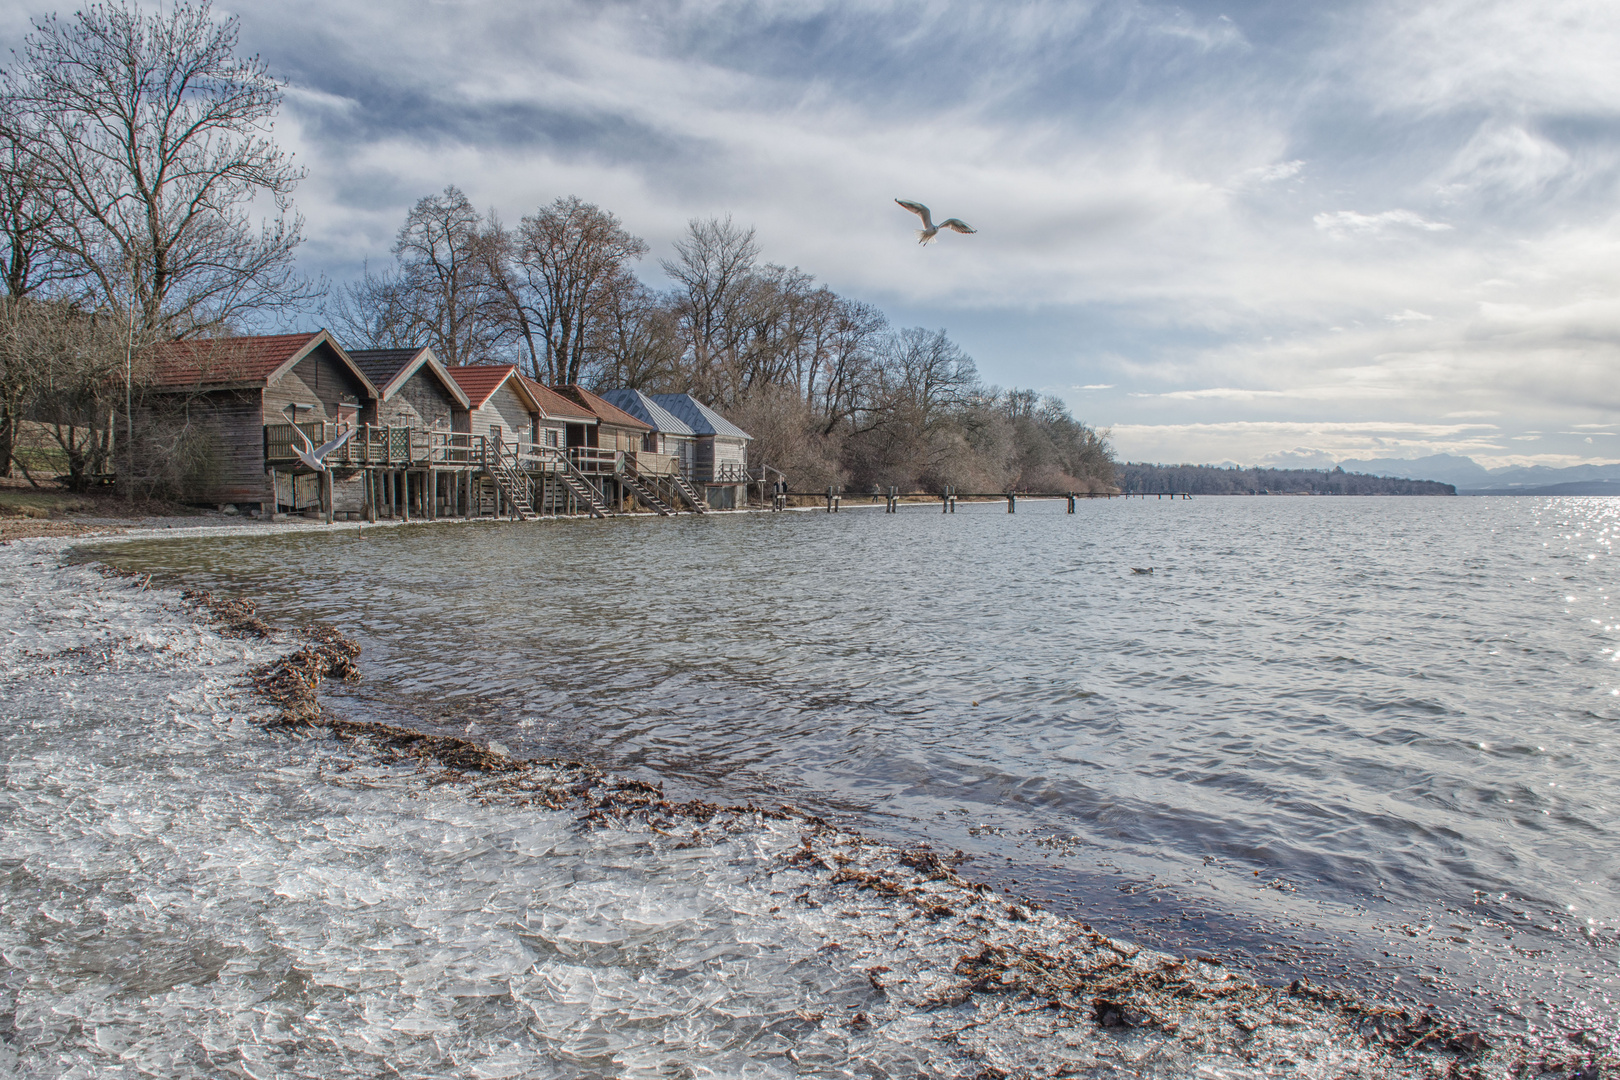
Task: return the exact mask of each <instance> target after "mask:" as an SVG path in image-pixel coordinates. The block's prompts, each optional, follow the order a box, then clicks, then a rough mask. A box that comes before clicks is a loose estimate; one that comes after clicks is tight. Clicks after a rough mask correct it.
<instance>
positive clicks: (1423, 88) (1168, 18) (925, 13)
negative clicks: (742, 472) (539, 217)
mask: <svg viewBox="0 0 1620 1080" xmlns="http://www.w3.org/2000/svg"><path fill="white" fill-rule="evenodd" d="M1613 7H1614V6H1613V5H1600V4H1597V3H1583V2H1564V0H1553V2H1551V3H1549V4H1547V5H1543V6H1541V7H1539V8H1536V9H1531V8H1527V7H1524V6H1522V5H1519V4H1515V3H1508V2H1506V0H1481V2H1478V3H1472V2H1470V3H1464V2H1462V0H1438V2H1437V3H1436V4H1431V5H1428V6H1421V5H1419V6H1414V5H1410V4H1395V3H1393V0H1391V2H1390V3H1389V4H1387V5H1385V6H1383V7H1378V8H1374V9H1372V10H1370V11H1369V10H1368V9H1364V8H1354V7H1351V8H1342V9H1323V10H1316V9H1309V10H1308V13H1306V14H1301V15H1299V16H1298V17H1297V21H1296V20H1283V21H1278V22H1277V23H1275V24H1273V25H1268V26H1264V27H1261V26H1259V25H1258V24H1257V25H1256V26H1245V27H1242V28H1239V27H1238V25H1237V24H1236V23H1234V22H1233V21H1232V20H1229V19H1227V20H1222V19H1207V18H1204V17H1202V16H1198V15H1193V14H1187V13H1186V12H1185V11H1183V10H1182V9H1176V8H1171V7H1158V6H1153V5H1147V4H1135V3H1126V2H1122V0H1095V2H1090V3H1084V4H1061V5H1040V4H1037V5H1006V4H983V3H967V2H950V0H929V2H926V3H914V4H910V3H872V4H867V3H855V2H841V0H815V2H810V3H806V4H790V3H788V2H786V0H772V2H770V3H762V4H756V5H747V6H742V7H735V8H734V7H728V6H724V5H714V4H709V3H691V4H686V5H638V4H635V3H624V4H614V5H600V6H598V5H586V4H569V3H562V2H558V3H554V4H552V5H549V6H548V7H547V8H546V9H545V11H544V12H543V13H542V14H538V15H536V14H534V13H532V12H531V13H527V14H526V13H525V11H524V9H522V7H521V6H517V7H510V6H508V7H502V6H499V5H481V4H470V5H442V6H438V5H429V6H426V7H414V8H411V9H409V10H410V12H411V14H410V17H409V18H408V19H402V18H401V17H400V15H399V14H398V12H397V11H395V10H393V9H388V8H384V7H379V6H377V5H361V4H356V3H352V2H347V0H323V3H321V4H319V5H316V4H314V3H311V2H310V0H289V2H288V3H287V4H285V5H283V7H282V8H280V9H278V10H277V12H276V14H275V16H274V19H273V20H272V18H271V17H270V16H269V15H255V14H253V13H252V12H251V11H246V10H245V11H244V13H243V14H244V19H245V20H247V22H246V24H245V26H244V35H243V40H244V44H245V45H247V46H248V47H249V48H251V49H259V48H261V46H260V44H259V43H258V42H256V41H255V38H254V34H255V33H259V34H268V33H272V32H282V31H281V30H280V28H282V27H285V26H289V25H290V26H296V27H298V28H299V30H298V33H297V34H290V35H289V36H288V37H287V38H286V39H285V40H286V44H285V46H284V53H283V55H284V56H286V57H293V56H302V55H304V54H305V53H306V52H307V51H308V50H309V48H310V46H311V44H312V43H317V44H319V43H324V46H325V47H326V48H327V49H328V51H327V52H325V53H321V54H320V56H321V62H320V63H319V64H316V63H313V62H312V63H311V65H310V67H309V68H308V69H307V70H306V71H304V72H303V73H302V74H301V75H300V77H299V78H298V79H296V80H295V83H294V86H293V87H292V88H290V89H289V93H288V101H287V105H286V108H285V109H284V111H283V115H282V119H281V122H280V125H279V126H278V138H280V139H281V141H282V142H283V143H284V144H285V145H288V146H289V147H290V148H293V149H296V150H297V151H298V152H299V155H300V159H301V160H302V161H304V162H306V163H307V164H309V165H310V168H311V174H310V179H309V180H308V181H307V182H306V183H305V184H304V185H303V186H302V188H301V189H300V191H299V193H298V205H299V208H300V210H301V211H302V212H303V213H304V214H305V215H306V217H307V218H308V222H309V225H308V228H307V233H308V235H309V236H310V243H309V245H308V248H307V250H308V252H309V262H310V264H311V266H312V268H314V269H322V268H327V267H338V266H341V267H345V268H352V267H355V266H357V264H358V263H359V261H360V259H362V258H365V257H368V256H369V257H370V258H372V259H373V260H386V259H387V258H388V249H389V246H390V244H391V241H392V237H393V233H394V230H395V229H396V228H397V227H398V223H399V220H400V218H401V217H402V215H403V213H404V210H405V208H406V207H407V206H408V205H409V203H410V202H411V201H414V199H416V198H418V197H420V196H421V195H424V194H427V193H428V192H431V191H434V190H436V189H438V188H440V187H442V186H444V184H446V183H450V182H455V183H458V184H460V185H461V186H462V187H464V188H465V189H466V190H467V191H468V193H469V195H470V196H471V197H472V198H473V200H474V201H475V202H476V203H477V204H478V205H480V206H494V207H496V208H497V209H498V210H499V211H500V212H501V213H502V215H503V216H504V217H506V218H507V220H508V221H512V220H514V219H515V218H517V217H518V216H520V215H522V214H523V213H526V212H529V211H530V210H532V209H533V208H534V207H535V206H537V205H538V204H540V203H542V202H545V201H549V200H550V199H551V198H553V197H555V196H557V195H561V194H568V193H571V192H572V193H577V194H580V195H581V196H583V197H585V198H588V199H590V200H592V201H595V202H597V203H599V204H601V205H603V206H605V207H607V208H609V209H612V210H614V211H615V212H616V213H618V214H619V215H620V216H621V218H623V219H624V220H625V222H626V223H627V224H628V225H629V227H630V228H631V229H632V230H633V231H635V232H637V233H638V234H639V235H642V236H644V237H646V238H647V239H648V240H649V241H650V242H651V243H652V244H653V248H654V259H650V260H649V261H648V262H647V263H646V264H645V266H644V271H645V273H646V275H647V277H648V278H649V280H650V281H653V282H656V281H657V279H658V275H657V271H656V269H655V267H656V262H655V259H656V257H657V256H659V255H664V254H667V253H668V252H669V250H670V247H669V245H670V243H671V242H672V241H673V240H674V239H675V238H676V237H677V236H678V235H679V233H680V232H681V230H682V229H683V228H684V226H685V223H686V221H687V219H688V218H690V217H693V216H703V215H708V214H715V213H726V212H730V213H732V214H734V215H735V216H736V218H737V219H738V220H739V221H741V222H744V223H747V224H753V225H756V226H757V227H758V230H759V237H760V241H761V246H762V248H763V250H764V253H765V255H766V257H767V258H769V259H771V260H773V261H778V262H782V263H785V264H789V265H798V266H800V267H801V268H803V269H805V270H806V271H809V272H811V273H813V274H815V275H817V276H818V277H819V278H821V279H822V280H824V281H827V282H828V283H829V284H831V285H832V286H833V287H834V288H835V289H837V290H839V291H841V292H846V293H850V294H853V295H855V296H857V297H860V298H862V299H866V300H870V301H873V302H876V303H877V304H879V305H880V306H883V307H885V308H887V309H888V310H890V311H891V312H893V313H894V314H895V315H896V317H897V318H898V319H901V320H902V321H904V322H907V323H913V322H915V323H922V324H926V325H930V326H945V327H946V328H947V329H948V330H949V331H950V332H951V333H952V334H953V336H955V337H957V338H958V339H959V340H962V341H963V342H964V344H966V345H968V347H969V349H970V351H971V352H973V354H974V355H975V358H976V359H977V361H978V362H979V364H980V367H981V369H982V370H983V371H984V372H985V374H986V375H987V377H989V378H990V379H992V380H993V381H996V382H999V383H1001V384H1003V385H1014V384H1018V385H1031V384H1034V385H1048V386H1054V387H1068V388H1069V392H1071V393H1074V394H1077V395H1078V394H1090V393H1092V392H1095V391H1104V390H1107V391H1112V390H1115V389H1117V390H1119V391H1120V393H1118V394H1113V393H1108V394H1102V393H1095V394H1093V396H1090V397H1088V398H1084V399H1083V400H1084V402H1085V407H1086V409H1087V410H1088V416H1087V418H1088V420H1093V421H1096V422H1103V423H1107V422H1109V421H1112V422H1113V423H1114V425H1115V429H1116V435H1117V436H1118V433H1120V432H1130V431H1140V432H1143V433H1147V432H1154V433H1156V434H1153V435H1151V438H1152V439H1153V440H1156V441H1157V442H1158V443H1160V444H1164V440H1167V439H1174V438H1185V439H1186V440H1187V442H1186V445H1185V447H1184V448H1183V449H1181V450H1175V449H1174V448H1171V449H1167V450H1166V451H1165V457H1166V458H1167V459H1175V460H1182V459H1188V458H1191V457H1195V456H1199V455H1200V454H1203V453H1204V452H1203V451H1200V452H1199V453H1197V454H1195V453H1194V450H1193V448H1194V447H1200V446H1202V447H1206V448H1207V454H1208V456H1209V459H1210V460H1218V459H1219V458H1220V457H1221V456H1231V457H1234V458H1237V457H1238V456H1240V455H1241V456H1242V458H1243V459H1244V460H1250V461H1253V460H1257V458H1258V457H1259V456H1260V455H1263V454H1271V453H1291V452H1294V451H1292V450H1287V449H1285V448H1286V447H1295V448H1296V449H1297V448H1300V447H1304V448H1307V449H1309V450H1311V451H1312V452H1316V451H1321V452H1324V453H1325V452H1330V451H1332V450H1333V449H1334V447H1336V446H1338V445H1340V444H1341V443H1342V444H1343V445H1345V446H1351V444H1354V451H1355V453H1356V454H1357V455H1360V456H1367V455H1368V454H1372V453H1376V452H1378V448H1377V447H1376V446H1373V445H1372V444H1371V442H1370V441H1369V440H1373V439H1384V440H1386V441H1388V440H1394V441H1395V442H1400V443H1401V445H1402V446H1403V447H1404V446H1405V445H1406V444H1407V443H1411V444H1412V445H1413V446H1417V444H1419V443H1424V442H1425V441H1427V442H1428V443H1432V444H1433V445H1435V446H1441V445H1444V446H1447V447H1453V446H1460V445H1464V444H1468V445H1473V444H1474V443H1477V444H1478V445H1477V446H1475V450H1476V451H1477V452H1478V453H1480V454H1488V453H1491V452H1496V453H1500V452H1501V447H1500V446H1498V445H1497V444H1496V443H1494V442H1493V441H1492V440H1493V439H1494V436H1490V435H1485V434H1481V433H1478V432H1470V433H1463V434H1453V435H1420V434H1415V433H1413V432H1411V431H1404V432H1403V431H1400V430H1392V431H1386V432H1384V433H1383V434H1380V435H1373V434H1370V433H1368V432H1366V431H1362V432H1359V433H1352V432H1349V431H1336V432H1335V431H1333V430H1329V431H1327V435H1328V436H1330V437H1331V438H1330V439H1329V440H1327V441H1324V440H1319V439H1317V438H1316V436H1315V435H1313V434H1311V433H1310V432H1314V431H1316V430H1318V429H1317V428H1316V427H1311V426H1310V425H1311V424H1315V423H1317V422H1321V423H1332V422H1346V423H1360V422H1362V419H1363V418H1365V417H1367V416H1377V417H1383V418H1386V419H1387V420H1388V421H1390V422H1402V423H1415V424H1422V423H1423V422H1424V421H1426V420H1431V419H1432V418H1434V417H1437V416H1444V417H1446V418H1448V419H1452V420H1463V419H1470V418H1486V417H1491V418H1496V419H1499V421H1500V423H1501V424H1502V428H1501V431H1502V432H1503V438H1516V437H1517V435H1515V434H1514V433H1516V432H1520V431H1522V430H1523V429H1524V428H1525V427H1526V426H1533V427H1536V428H1538V429H1546V430H1548V431H1552V430H1555V429H1563V428H1571V427H1573V426H1575V425H1576V422H1577V421H1580V422H1587V421H1591V422H1594V423H1596V422H1597V421H1599V420H1601V419H1603V418H1604V417H1605V416H1609V415H1612V414H1613V410H1616V409H1620V385H1616V384H1615V383H1614V380H1613V378H1612V372H1613V371H1614V370H1616V368H1617V366H1620V215H1617V214H1616V213H1615V211H1614V209H1613V207H1614V205H1615V204H1614V200H1613V198H1612V194H1613V191H1614V190H1616V189H1620V161H1616V160H1611V158H1614V157H1615V155H1616V154H1617V153H1620V151H1611V150H1610V149H1608V140H1609V138H1610V136H1609V135H1608V134H1607V132H1608V130H1609V127H1608V126H1605V125H1610V124H1611V121H1612V119H1613V118H1614V117H1615V116H1620V66H1617V65H1615V64H1614V63H1613V59H1612V58H1613V56H1614V55H1616V54H1620V14H1617V11H1620V9H1614V10H1611V9H1612V8H1613ZM1307 9H1308V6H1307V8H1302V9H1301V11H1302V12H1307ZM1260 17H1262V16H1260V15H1257V16H1255V18H1260ZM1291 28H1292V29H1291ZM1324 28H1331V29H1332V31H1333V32H1332V33H1331V34H1319V33H1318V31H1321V30H1323V29H1324ZM1261 30H1264V31H1265V33H1266V35H1267V36H1266V37H1265V38H1262V37H1261V35H1260V31H1261ZM817 34H825V35H827V37H826V38H825V40H822V39H818V38H816V35H817ZM749 35H754V36H749ZM1279 35H1280V36H1279ZM1290 35H1292V36H1290ZM1251 39H1252V40H1255V41H1260V40H1266V41H1267V42H1268V43H1272V42H1275V47H1270V45H1269V44H1268V47H1267V48H1262V49H1255V48H1251V47H1249V45H1248V42H1249V40H1251ZM1330 40H1331V41H1332V42H1333V44H1331V45H1323V44H1321V42H1323V41H1330ZM358 43H364V45H363V46H362V45H360V44H358ZM468 56H476V57H477V58H478V59H477V62H476V63H468V62H467V61H466V57H468ZM801 56H802V57H808V58H809V59H807V60H800V59H796V57H801ZM379 58H381V59H379ZM272 62H273V63H274V62H276V61H275V60H274V59H273V61H272ZM333 73H341V77H339V76H338V75H334V74H333ZM368 80H369V81H368ZM390 80H392V81H390ZM413 96H417V97H420V98H421V99H423V101H425V102H427V104H421V103H414V104H411V105H410V106H409V107H410V108H419V109H421V110H423V111H424V112H432V111H433V110H439V112H440V113H443V114H445V115H449V116H451V117H452V121H445V122H443V123H440V124H439V126H437V127H434V126H433V125H432V124H429V123H427V122H426V121H424V122H423V123H422V124H420V125H418V124H417V123H416V122H415V121H414V120H413V121H412V122H411V123H409V124H404V123H402V124H401V125H398V126H393V127H390V126H388V125H387V124H384V123H381V122H380V121H381V120H382V119H387V117H385V116H382V115H381V114H385V113H387V112H388V110H389V109H391V108H395V107H396V103H395V98H396V97H398V98H400V99H401V100H404V99H408V98H413ZM398 108H400V109H406V108H407V106H406V105H405V104H399V105H398ZM457 110H465V111H466V112H467V114H468V116H469V117H470V119H469V120H468V122H465V123H464V122H462V113H461V112H458V111H457ZM1553 113H1556V115H1553ZM373 114H378V115H376V116H374V115H373ZM402 115H403V114H402ZM410 115H411V116H414V115H415V114H414V113H412V114H410ZM434 115H439V113H434ZM1345 115H1355V116H1357V117H1360V118H1361V119H1360V120H1359V121H1358V123H1357V124H1355V125H1350V126H1349V127H1346V126H1345V125H1344V124H1343V123H1342V117H1343V116H1345ZM373 120H377V121H379V122H378V123H377V124H376V125H374V126H373V127H364V126H363V125H364V124H365V123H370V122H371V121H373ZM474 121H476V122H474ZM345 123H346V124H352V125H359V126H357V127H355V128H354V131H355V132H356V134H354V136H353V137H349V136H347V135H346V136H345V137H343V138H336V137H334V136H332V135H331V134H330V132H331V131H332V130H343V131H345V132H347V131H349V130H350V129H348V128H337V127H335V125H340V124H345ZM1606 155H1607V156H1606ZM1307 162H1309V164H1308V166H1307V164H1306V163H1307ZM895 196H903V197H915V198H920V199H922V200H923V201H924V202H927V203H929V204H930V205H931V206H933V207H934V208H935V209H936V210H939V211H942V212H944V213H950V214H955V215H957V216H960V217H963V218H965V219H966V220H968V221H970V222H972V223H973V224H974V225H975V226H977V227H978V228H979V230H980V232H979V234H978V235H976V236H972V237H956V236H952V237H949V238H947V240H946V241H945V242H942V243H940V244H936V245H933V246H931V247H929V248H926V249H922V248H918V247H917V245H915V244H914V243H911V242H910V230H911V229H912V227H913V225H914V219H912V218H911V217H910V216H909V215H907V214H905V213H904V212H903V211H901V210H899V209H898V208H896V207H894V206H893V204H892V203H891V202H890V200H891V199H892V198H893V197H895ZM1582 200H1585V201H1582ZM1324 207H1336V208H1339V209H1331V210H1326V209H1323V208H1324ZM1358 207H1359V208H1362V209H1357V208H1358ZM1376 207H1386V208H1390V209H1383V210H1377V209H1367V208H1376ZM338 276H341V275H338ZM1009 328H1013V329H1012V330H1009ZM1077 342H1078V343H1079V344H1078V346H1076V344H1075V343H1077ZM1076 378H1086V379H1088V380H1095V381H1088V382H1087V383H1086V384H1083V385H1076V384H1074V382H1073V380H1074V379H1076ZM1105 408H1108V409H1114V412H1113V414H1112V415H1109V416H1095V415H1089V413H1090V412H1091V411H1092V410H1100V409H1105ZM1606 410H1607V411H1606ZM1271 422H1290V423H1300V424H1306V425H1307V430H1302V431H1301V432H1298V433H1295V434H1283V433H1279V432H1270V431H1261V430H1258V429H1257V430H1250V431H1248V432H1246V433H1245V432H1243V431H1239V430H1236V429H1233V430H1230V431H1226V430H1224V429H1221V430H1222V431H1224V433H1220V432H1218V431H1217V428H1213V427H1211V428H1199V427H1197V426H1196V425H1197V424H1199V423H1204V424H1213V425H1217V426H1218V425H1221V424H1226V423H1271ZM1189 425H1193V426H1189ZM1577 429H1578V428H1577ZM1143 437H1144V438H1147V437H1149V436H1148V435H1146V434H1144V435H1143ZM1332 440H1339V441H1338V442H1334V441H1332ZM1456 440H1462V442H1457V441H1456ZM1470 440H1472V441H1473V442H1472V443H1471V442H1469V441H1470ZM1575 441H1578V440H1571V443H1572V444H1573V443H1574V442H1575ZM1120 445H1121V446H1122V448H1123V447H1124V446H1125V445H1126V444H1125V443H1124V442H1123V441H1122V442H1121V443H1120ZM1164 445H1168V444H1164ZM1391 445H1394V443H1393V442H1392V443H1391ZM1493 447H1494V451H1493ZM1571 448H1572V449H1573V445H1572V447H1571ZM1401 452H1403V453H1404V452H1406V451H1405V450H1404V449H1403V450H1402V451H1401ZM1448 452H1461V451H1448ZM1469 452H1474V451H1469Z"/></svg>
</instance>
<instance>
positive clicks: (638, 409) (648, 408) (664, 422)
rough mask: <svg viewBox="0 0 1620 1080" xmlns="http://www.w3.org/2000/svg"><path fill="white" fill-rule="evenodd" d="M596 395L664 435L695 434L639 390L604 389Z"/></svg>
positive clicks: (682, 421) (684, 423)
mask: <svg viewBox="0 0 1620 1080" xmlns="http://www.w3.org/2000/svg"><path fill="white" fill-rule="evenodd" d="M597 397H600V398H602V399H603V400H605V401H607V402H608V403H609V404H610V405H616V406H618V407H619V408H621V409H623V410H624V411H625V412H627V413H629V414H630V415H631V416H633V417H635V418H636V419H637V420H640V421H641V422H642V423H643V424H651V425H652V426H653V430H654V431H659V432H662V433H663V434H665V435H696V434H697V432H695V431H693V430H692V429H691V428H690V427H688V426H687V425H686V422H685V421H684V420H682V419H681V418H680V417H678V416H676V415H675V414H674V413H672V412H670V411H669V410H668V409H666V408H664V407H663V406H662V405H660V404H658V402H656V401H654V400H653V399H652V398H650V397H648V396H647V395H646V394H643V393H642V392H641V391H640V390H604V391H602V392H601V393H600V394H598V395H597Z"/></svg>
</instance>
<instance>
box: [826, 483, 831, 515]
mask: <svg viewBox="0 0 1620 1080" xmlns="http://www.w3.org/2000/svg"><path fill="white" fill-rule="evenodd" d="M827 513H829V514H830V513H832V488H831V487H829V488H827Z"/></svg>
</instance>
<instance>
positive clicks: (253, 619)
mask: <svg viewBox="0 0 1620 1080" xmlns="http://www.w3.org/2000/svg"><path fill="white" fill-rule="evenodd" d="M147 581H148V582H150V581H151V575H148V576H147ZM180 598H181V599H182V600H187V601H189V602H190V603H191V604H192V605H193V606H194V607H195V608H196V609H197V610H198V611H200V612H202V613H203V614H204V615H206V616H207V617H208V620H209V622H211V623H213V625H214V630H215V631H216V632H217V633H218V634H219V636H220V637H227V638H250V637H255V638H266V637H269V636H270V635H271V633H272V632H273V630H272V628H271V626H270V624H269V623H267V622H265V621H264V620H263V619H261V618H259V617H258V614H257V612H258V605H257V604H255V603H254V602H253V601H251V600H233V599H229V598H227V597H223V596H215V595H214V594H213V593H211V592H209V591H208V590H207V589H187V590H186V591H185V592H183V593H181V594H180ZM355 651H356V653H357V654H358V652H359V650H358V649H356V650H355Z"/></svg>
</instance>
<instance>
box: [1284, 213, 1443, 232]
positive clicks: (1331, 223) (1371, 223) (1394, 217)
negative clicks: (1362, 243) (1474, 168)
mask: <svg viewBox="0 0 1620 1080" xmlns="http://www.w3.org/2000/svg"><path fill="white" fill-rule="evenodd" d="M1311 221H1312V223H1313V224H1315V226H1316V227H1317V228H1318V229H1320V230H1322V231H1323V232H1325V233H1328V234H1329V235H1331V236H1356V235H1362V236H1369V235H1370V236H1376V235H1380V234H1383V233H1386V232H1388V231H1389V229H1390V226H1392V225H1400V226H1404V227H1407V228H1411V229H1417V230H1419V231H1421V232H1445V231H1447V230H1449V229H1450V228H1451V226H1450V225H1447V224H1445V223H1443V222H1439V221H1429V220H1428V219H1426V218H1424V217H1423V216H1422V215H1421V214H1416V213H1413V212H1412V211H1411V210H1385V211H1383V212H1381V213H1377V214H1358V213H1357V212H1356V211H1354V210H1334V211H1332V212H1331V213H1330V212H1327V211H1323V212H1322V213H1320V214H1317V215H1316V216H1315V217H1313V218H1311Z"/></svg>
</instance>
